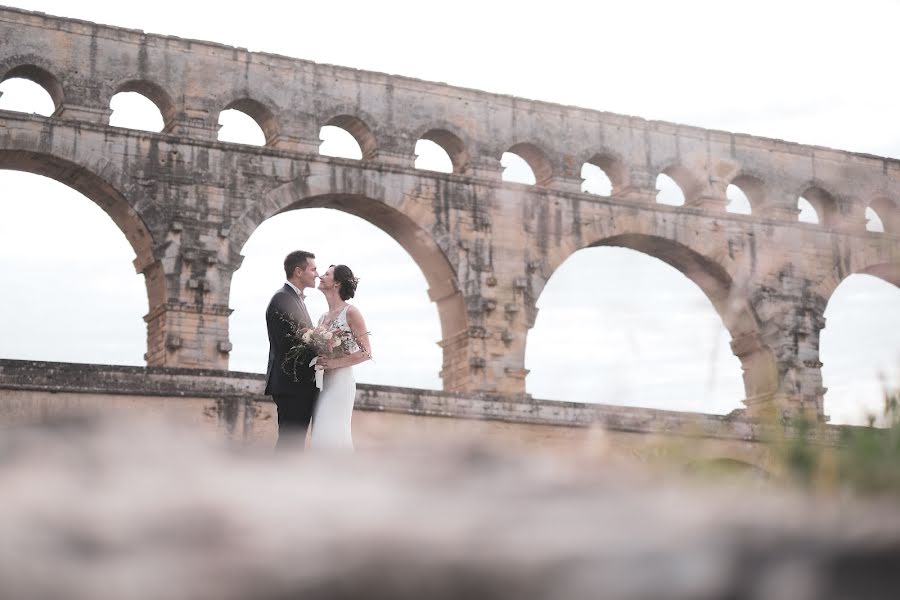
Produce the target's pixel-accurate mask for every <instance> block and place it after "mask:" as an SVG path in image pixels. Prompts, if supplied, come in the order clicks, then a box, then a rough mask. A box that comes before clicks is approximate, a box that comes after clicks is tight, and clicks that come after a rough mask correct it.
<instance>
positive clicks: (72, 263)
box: [0, 0, 900, 422]
mask: <svg viewBox="0 0 900 600" xmlns="http://www.w3.org/2000/svg"><path fill="white" fill-rule="evenodd" d="M5 4H7V5H10V6H17V7H20V8H25V9H29V10H38V11H43V12H47V13H50V14H55V15H61V16H69V17H75V18H80V19H85V20H89V21H95V22H99V23H106V24H111V25H118V26H123V27H132V28H135V29H143V30H145V31H148V32H153V33H162V34H168V35H177V36H181V37H187V38H197V39H207V40H212V41H216V42H220V43H225V44H231V45H235V46H242V47H246V48H248V49H250V50H259V51H267V52H274V53H279V54H284V55H287V56H295V57H299V58H304V59H309V60H314V61H317V62H323V63H331V64H339V65H346V66H350V67H355V68H361V69H369V70H375V71H383V72H387V73H396V74H401V75H407V76H412V77H419V78H422V79H428V80H432V81H445V82H447V83H450V84H453V85H461V86H465V87H472V88H477V89H483V90H488V91H492V92H500V93H508V94H513V95H517V96H522V97H528V98H536V99H541V100H547V101H552V102H560V103H563V104H574V105H580V106H585V107H589V108H595V109H599V110H607V111H612V112H618V113H624V114H635V115H639V116H642V117H645V118H652V119H664V120H669V121H674V122H680V123H687V124H691V125H698V126H701V127H709V128H717V129H723V130H727V131H736V132H745V133H751V134H755V135H762V136H769V137H775V138H781V139H787V140H791V141H797V142H801V143H808V144H818V145H824V146H831V147H837V148H842V149H846V150H853V151H860V152H868V153H872V154H878V155H886V156H893V157H900V128H898V127H894V126H892V124H895V123H896V122H897V117H896V106H897V98H898V97H900V78H898V77H897V75H896V67H895V65H894V64H893V63H894V62H895V58H896V57H897V56H900V36H897V35H896V26H897V23H900V3H898V2H866V1H859V2H855V3H848V2H821V1H819V2H802V1H793V2H783V1H782V2H772V1H768V0H765V1H758V2H754V3H726V2H685V1H682V2H677V3H676V2H640V1H632V2H615V3H606V2H593V3H589V6H588V7H586V6H585V4H587V3H583V2H574V1H567V0H558V1H556V2H553V3H546V4H544V3H541V4H538V3H527V2H521V1H520V2H493V3H487V2H471V1H468V0H458V1H455V2H452V3H446V4H437V3H423V2H421V1H419V2H371V1H369V2H355V1H354V2H347V1H345V2H341V3H327V2H315V3H309V2H303V3H300V2H297V3H280V2H264V1H259V2H256V3H254V4H253V5H252V6H250V5H247V4H246V3H228V2H219V3H217V4H216V5H215V6H216V8H215V9H211V8H209V6H210V5H208V4H206V3H188V2H172V1H169V0H158V1H156V2H153V3H149V2H148V3H122V2H99V1H92V0H83V1H81V2H78V3H71V2H64V1H62V0H43V1H42V0H34V1H27V2H24V1H16V0H6V1H5ZM16 83H17V82H15V81H9V82H6V83H4V84H2V85H0V91H5V92H7V93H6V95H5V96H4V97H2V98H0V107H6V108H19V109H22V110H27V111H29V112H30V111H32V110H37V109H36V108H34V103H35V99H34V97H33V96H30V95H29V94H28V91H27V90H25V91H21V90H20V89H19V88H17V87H16ZM16 102H24V104H20V105H17V104H16ZM113 108H115V109H117V112H116V113H115V114H114V116H113V119H114V121H113V122H114V123H117V122H118V123H119V124H121V125H125V124H127V123H126V122H124V121H121V119H123V118H125V117H127V115H126V114H125V112H126V111H127V110H133V111H135V112H134V114H136V115H138V116H136V117H135V118H136V119H137V121H138V126H140V125H141V124H142V123H144V124H145V125H144V126H149V127H152V124H150V125H146V123H147V118H146V117H144V116H141V115H140V107H139V106H137V107H135V105H134V104H131V105H129V104H128V102H123V104H122V105H121V107H120V106H118V105H116V106H114V107H113ZM229 129H230V130H231V131H232V132H233V133H234V135H235V136H236V137H235V138H232V139H235V140H236V141H245V142H246V141H248V140H247V138H246V135H247V134H246V133H245V132H243V130H242V128H241V125H240V122H239V121H234V122H227V120H226V119H225V118H224V117H223V130H222V132H221V133H222V139H228V136H229ZM326 144H334V148H335V149H336V150H335V151H338V152H340V151H341V150H340V148H341V144H340V142H339V140H328V141H327V142H326ZM323 151H324V152H326V153H327V152H328V150H327V146H326V147H325V148H323ZM512 160H513V157H507V160H506V161H505V164H509V165H510V170H509V171H508V173H507V175H509V176H510V178H518V177H520V176H521V174H520V173H519V172H518V171H516V168H515V166H513V165H511V164H510V163H511V161H512ZM422 161H423V163H424V162H427V161H426V157H424V156H423V158H422ZM431 164H432V165H433V164H434V163H431ZM420 166H423V164H420ZM587 185H588V186H592V185H594V184H593V183H588V184H587ZM660 187H661V188H663V192H661V195H660V199H661V200H663V201H672V202H676V203H677V200H673V199H671V196H670V192H669V191H667V190H666V189H665V183H664V182H661V184H660ZM591 189H593V188H591ZM600 189H602V184H601V187H600ZM734 203H735V204H734V205H735V206H738V205H739V204H740V203H741V200H740V198H736V199H735V200H734ZM48 215H52V218H48ZM803 218H804V219H806V218H807V216H806V213H804V215H803ZM73 223H76V224H77V227H73V226H72V224H73ZM298 240H299V241H298ZM358 240H363V241H364V243H359V242H358ZM296 247H304V248H309V249H312V250H313V251H315V252H316V253H317V255H318V256H319V262H320V263H322V264H325V265H327V264H329V263H330V262H344V263H347V264H349V265H350V266H351V267H353V268H354V270H355V271H356V273H357V275H359V276H360V277H361V278H362V282H361V284H360V288H359V296H358V297H357V299H356V302H357V305H358V306H360V308H361V309H362V310H363V312H364V313H365V314H366V316H367V319H368V321H369V329H371V330H372V331H373V332H374V336H373V344H374V345H375V351H376V359H377V360H378V362H377V364H374V365H366V366H363V367H360V368H358V372H357V374H358V379H359V380H361V381H368V382H373V383H383V384H389V385H407V386H417V387H431V388H439V387H440V379H439V378H438V376H437V371H438V370H439V369H440V351H439V349H438V348H437V346H436V345H435V344H434V342H436V341H437V340H438V339H439V337H440V332H439V327H438V323H437V313H436V310H435V309H434V307H433V305H431V304H430V303H429V302H428V300H427V297H426V295H425V287H426V286H425V282H424V278H423V277H422V275H421V273H420V272H419V271H418V268H417V267H416V265H415V264H414V263H413V262H412V260H411V259H410V258H409V257H408V256H407V255H406V253H405V252H404V251H403V250H402V248H400V247H399V246H398V245H397V244H396V243H395V242H393V240H391V239H390V238H389V237H387V236H386V235H385V234H383V233H382V232H380V231H379V230H377V229H375V228H373V227H372V226H370V225H368V224H367V223H365V222H362V221H360V220H358V219H356V218H354V217H350V216H348V215H343V214H341V213H335V212H334V211H327V210H323V209H316V210H306V211H297V212H293V213H289V214H286V215H281V216H279V217H276V218H273V219H271V220H270V221H268V222H266V223H264V224H263V225H262V226H261V227H260V228H259V230H257V232H256V233H255V234H254V235H253V237H251V239H250V241H249V242H248V243H247V245H246V247H245V248H244V255H245V256H246V259H245V261H244V264H243V266H242V268H241V269H240V271H238V273H237V274H236V275H235V279H234V284H233V292H232V299H231V303H230V305H231V307H232V308H234V309H235V313H234V315H233V316H232V320H231V330H232V331H231V339H232V342H233V343H234V347H235V349H234V352H233V353H232V359H231V364H232V368H233V369H238V370H247V371H262V370H264V367H265V356H266V338H265V331H264V325H263V322H262V318H261V316H262V312H263V311H264V309H265V304H266V302H267V300H268V297H269V296H270V294H271V292H272V291H273V290H274V289H275V288H276V287H278V285H279V284H280V281H281V277H282V276H281V275H280V274H279V271H280V262H281V259H282V258H283V255H284V254H285V253H286V252H287V251H289V250H292V249H294V248H296ZM132 256H133V253H132V251H131V249H130V247H129V246H128V244H127V242H126V241H125V239H124V236H122V234H121V233H120V232H119V231H118V230H117V229H116V228H115V226H114V225H113V224H112V222H111V221H110V220H109V218H108V217H106V215H105V214H104V213H103V212H102V211H101V210H100V209H99V208H97V207H96V206H95V205H94V204H93V203H92V202H91V201H89V200H87V199H85V198H84V197H82V196H80V195H79V194H77V193H75V192H73V191H71V190H69V189H68V188H66V187H65V186H62V185H61V184H58V183H56V182H53V181H49V180H46V179H43V178H40V177H37V176H32V175H28V174H22V173H14V172H8V171H3V172H0V278H2V281H3V282H4V284H3V292H4V293H3V296H2V300H0V356H3V357H10V358H36V359H47V360H69V361H82V362H108V363H118V364H142V363H143V360H142V355H143V352H144V351H145V328H144V323H143V321H142V320H141V317H142V316H143V315H144V314H145V313H146V310H147V300H146V292H145V288H144V285H143V281H142V278H141V277H139V276H135V275H134V271H133V268H132V267H131V264H130V261H131V257H132ZM51 286H52V287H51ZM50 290H55V291H50ZM59 290H62V293H60V292H59ZM323 306H324V304H323V303H322V305H321V306H318V307H316V306H315V304H314V308H313V311H312V312H317V310H321V309H322V308H323ZM539 306H540V309H541V310H540V315H539V318H538V322H537V325H536V327H535V328H534V329H533V330H532V332H531V334H530V335H529V349H528V354H527V356H526V366H527V367H528V368H530V369H531V371H532V373H531V375H530V376H529V380H528V391H529V392H530V393H532V394H533V395H535V396H537V397H542V398H554V399H562V400H577V401H598V402H605V403H611V404H633V405H642V406H653V407H659V408H671V409H676V410H698V411H703V412H728V411H730V410H732V409H733V408H737V407H739V406H740V404H739V400H740V398H741V397H742V396H743V386H742V383H741V379H740V365H739V363H738V361H737V359H736V358H734V356H732V355H731V353H730V351H729V349H728V335H727V333H726V332H725V331H724V329H723V328H722V326H721V323H720V321H719V319H718V317H717V316H716V314H715V312H714V311H713V309H712V308H711V306H710V305H709V302H708V301H707V300H706V298H705V297H704V296H703V295H702V293H701V292H700V291H699V289H698V288H696V286H694V284H692V283H691V282H690V281H688V280H687V279H686V278H684V277H683V276H682V275H681V274H680V273H678V272H676V271H674V270H673V269H671V268H670V267H668V266H667V265H664V264H663V263H661V262H659V261H657V260H655V259H652V258H649V257H646V256H642V255H640V254H638V253H635V252H631V251H627V250H621V249H613V248H600V249H592V250H586V251H582V252H580V253H578V254H576V255H575V256H573V257H572V258H571V259H570V260H569V261H567V262H566V263H565V264H564V265H563V267H562V268H561V269H560V270H559V271H558V272H557V273H556V274H555V275H554V276H553V278H552V279H551V281H550V283H549V284H548V286H547V288H546V289H545V291H544V293H543V295H542V296H541V298H540V300H539ZM826 317H827V320H828V324H827V328H826V330H825V331H824V332H823V334H822V361H823V362H824V363H825V366H824V367H823V373H824V377H825V385H826V386H827V387H828V388H829V390H830V391H829V393H828V395H827V396H826V412H827V413H828V414H830V415H831V416H832V421H833V422H852V421H855V422H858V421H859V420H860V419H861V418H862V415H863V414H864V412H865V411H878V410H879V408H880V401H881V400H880V384H879V380H878V374H879V373H880V372H884V373H888V376H889V377H890V378H892V379H893V380H894V381H895V382H896V381H897V380H900V368H898V367H900V290H898V289H897V288H895V287H892V286H890V285H888V284H886V283H884V282H882V281H880V280H877V279H875V278H871V277H867V276H855V277H851V278H850V279H848V280H847V281H846V282H845V283H844V284H843V285H842V286H841V287H840V288H839V289H838V291H837V293H836V295H835V297H834V298H833V300H832V302H831V303H830V304H829V307H828V310H827V312H826ZM561 374H563V376H560V375H561Z"/></svg>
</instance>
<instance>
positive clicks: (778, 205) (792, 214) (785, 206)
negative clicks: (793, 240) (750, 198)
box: [753, 190, 800, 222]
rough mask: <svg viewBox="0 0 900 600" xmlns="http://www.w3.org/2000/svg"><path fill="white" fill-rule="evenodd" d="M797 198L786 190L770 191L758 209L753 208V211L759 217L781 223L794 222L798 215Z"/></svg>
mask: <svg viewBox="0 0 900 600" xmlns="http://www.w3.org/2000/svg"><path fill="white" fill-rule="evenodd" d="M798 199H799V196H797V195H796V194H793V193H791V192H789V191H786V190H772V193H771V194H767V195H766V197H765V200H764V202H763V203H762V204H760V205H759V207H756V206H754V207H753V211H754V212H755V213H756V214H758V215H759V216H761V217H766V218H769V219H778V220H782V221H788V222H792V221H796V220H797V217H798V215H799V214H800V209H799V208H798V207H797V200H798Z"/></svg>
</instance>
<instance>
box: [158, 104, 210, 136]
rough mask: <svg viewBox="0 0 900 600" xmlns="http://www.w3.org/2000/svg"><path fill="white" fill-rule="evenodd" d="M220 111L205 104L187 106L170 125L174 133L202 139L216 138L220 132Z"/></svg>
mask: <svg viewBox="0 0 900 600" xmlns="http://www.w3.org/2000/svg"><path fill="white" fill-rule="evenodd" d="M217 116H218V113H214V112H213V111H211V110H210V109H209V108H207V107H204V106H200V105H197V106H185V107H184V108H183V109H182V110H181V111H179V112H178V113H177V114H176V115H175V118H174V119H173V120H172V123H171V125H170V127H171V131H172V133H174V134H176V135H184V136H187V137H191V138H195V139H200V140H215V139H217V137H218V134H219V129H220V126H219V123H218V121H217V120H216V119H217Z"/></svg>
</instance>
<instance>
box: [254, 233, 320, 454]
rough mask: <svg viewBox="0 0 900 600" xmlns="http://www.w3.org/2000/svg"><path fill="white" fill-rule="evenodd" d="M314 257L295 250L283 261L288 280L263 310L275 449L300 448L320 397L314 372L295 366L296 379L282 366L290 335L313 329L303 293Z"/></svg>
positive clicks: (312, 278) (311, 279) (311, 282)
mask: <svg viewBox="0 0 900 600" xmlns="http://www.w3.org/2000/svg"><path fill="white" fill-rule="evenodd" d="M315 258H316V255H315V254H313V253H312V252H304V251H303V250H297V251H295V252H291V253H290V254H288V255H287V256H286V257H285V259H284V273H285V276H286V277H287V282H285V284H284V287H282V288H281V289H280V290H278V291H277V292H275V295H274V296H272V300H270V301H269V307H268V308H267V309H266V328H267V329H268V330H269V367H268V369H267V370H266V391H265V393H266V394H268V395H270V396H272V399H273V400H274V401H275V406H277V407H278V442H276V444H275V447H276V448H279V449H284V448H285V447H287V446H297V447H299V448H303V444H304V442H305V440H306V430H307V429H308V428H309V421H310V418H311V417H312V413H313V407H315V404H316V400H317V399H318V397H319V390H318V388H316V383H315V376H314V372H313V369H311V368H310V367H308V366H307V365H302V366H301V365H298V368H297V379H299V381H295V380H294V376H293V375H290V374H288V373H287V372H285V370H284V368H283V367H282V364H283V363H284V356H285V354H286V353H287V351H288V350H289V349H290V347H291V345H292V344H293V343H295V342H296V339H295V338H294V337H293V332H295V331H299V330H303V329H308V328H311V327H312V321H311V320H310V318H309V313H308V312H307V310H306V304H305V303H304V300H305V299H306V296H305V294H304V293H303V292H304V290H305V289H306V288H311V287H315V285H316V277H318V275H319V274H318V273H317V272H316V260H315Z"/></svg>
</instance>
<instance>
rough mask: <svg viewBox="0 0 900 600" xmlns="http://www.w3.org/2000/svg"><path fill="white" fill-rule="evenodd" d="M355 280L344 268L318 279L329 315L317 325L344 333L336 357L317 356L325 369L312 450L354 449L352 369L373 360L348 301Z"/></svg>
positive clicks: (356, 311)
mask: <svg viewBox="0 0 900 600" xmlns="http://www.w3.org/2000/svg"><path fill="white" fill-rule="evenodd" d="M357 282H358V280H357V279H356V278H355V277H354V276H353V271H351V270H350V267H348V266H347V265H331V266H330V267H328V271H326V272H325V274H324V275H322V276H321V277H320V278H319V291H321V292H322V293H323V294H324V295H325V299H326V300H327V301H328V312H327V313H325V314H324V315H322V316H321V317H320V318H319V325H325V326H326V327H328V329H330V330H333V331H337V330H340V331H341V332H343V335H342V337H343V343H342V344H341V346H340V348H341V352H340V354H338V355H336V356H331V357H327V356H319V357H318V358H317V360H316V369H324V378H323V384H322V391H321V392H320V393H319V400H318V401H317V402H316V407H315V410H314V412H313V418H312V432H311V434H310V446H311V447H312V448H330V449H346V450H352V449H353V438H352V436H351V434H350V419H351V417H352V416H353V401H354V399H355V398H356V380H355V379H353V365H358V364H359V363H361V362H365V361H367V360H369V359H370V358H372V347H371V346H370V345H369V334H368V332H367V331H366V323H365V321H364V320H363V316H362V313H361V312H359V309H358V308H356V307H355V306H351V305H350V304H347V300H349V299H350V298H352V297H353V296H354V295H355V294H356V284H357Z"/></svg>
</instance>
